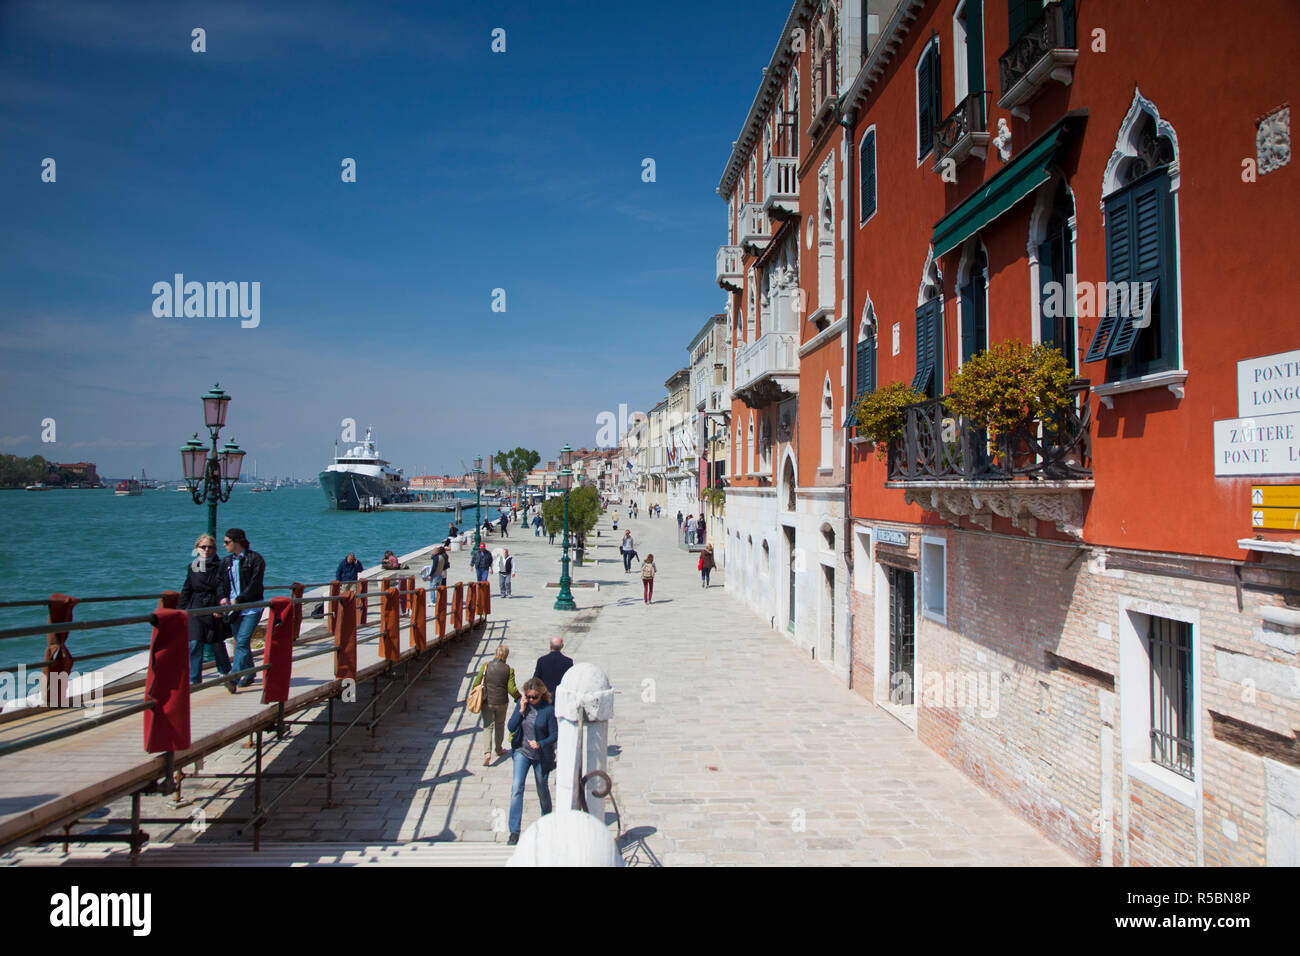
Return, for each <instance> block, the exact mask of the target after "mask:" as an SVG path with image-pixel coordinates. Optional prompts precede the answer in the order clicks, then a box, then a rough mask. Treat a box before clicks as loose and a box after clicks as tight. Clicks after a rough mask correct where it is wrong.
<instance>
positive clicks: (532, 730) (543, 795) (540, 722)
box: [507, 677, 560, 846]
mask: <svg viewBox="0 0 1300 956" xmlns="http://www.w3.org/2000/svg"><path fill="white" fill-rule="evenodd" d="M559 736H560V729H559V725H558V724H557V723H556V722H555V707H554V706H553V705H552V703H551V694H550V692H549V691H548V690H547V689H546V685H545V684H543V683H542V682H541V681H540V680H538V679H537V678H536V677H530V678H528V680H526V681H525V682H524V699H523V700H521V701H517V702H516V703H515V712H514V713H513V714H512V715H511V717H510V747H511V751H512V754H513V757H512V759H513V760H514V772H515V777H514V783H513V784H512V785H511V787H510V839H509V840H508V841H507V842H508V843H509V844H510V845H511V846H513V845H514V844H516V843H518V842H519V828H520V826H521V825H522V823H523V816H524V784H526V783H527V782H528V772H529V771H530V770H531V771H532V774H533V782H534V784H535V785H536V787H537V799H538V801H539V802H540V803H541V805H542V816H545V815H546V814H548V813H550V812H551V790H550V783H549V781H548V780H547V777H548V776H549V774H550V772H551V771H552V770H554V769H555V741H556V740H557V739H559Z"/></svg>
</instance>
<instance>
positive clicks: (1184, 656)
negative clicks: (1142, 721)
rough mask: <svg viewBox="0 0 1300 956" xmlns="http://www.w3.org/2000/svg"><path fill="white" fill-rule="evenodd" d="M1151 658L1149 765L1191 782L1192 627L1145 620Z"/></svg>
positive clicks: (1161, 619)
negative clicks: (1152, 764) (1151, 764)
mask: <svg viewBox="0 0 1300 956" xmlns="http://www.w3.org/2000/svg"><path fill="white" fill-rule="evenodd" d="M1147 627H1148V632H1147V647H1148V648H1149V651H1150V655H1151V762H1152V763H1154V764H1156V765H1157V766H1160V767H1164V768H1165V769H1166V770H1172V771H1173V772H1174V773H1176V774H1179V775H1180V776H1183V777H1186V778H1188V779H1189V780H1194V779H1195V774H1194V766H1195V764H1194V761H1193V753H1194V748H1193V741H1192V734H1193V733H1194V730H1193V721H1192V625H1190V624H1188V623H1187V622H1186V621H1170V620H1166V619H1165V618H1162V617H1155V616H1154V615H1153V616H1151V617H1148V618H1147Z"/></svg>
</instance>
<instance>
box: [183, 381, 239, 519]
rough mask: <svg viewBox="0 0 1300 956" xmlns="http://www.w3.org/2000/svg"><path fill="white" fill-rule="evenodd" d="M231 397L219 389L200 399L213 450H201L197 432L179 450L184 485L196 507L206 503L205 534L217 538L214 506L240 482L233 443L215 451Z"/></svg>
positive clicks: (214, 388) (235, 448) (236, 455)
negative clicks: (206, 523)
mask: <svg viewBox="0 0 1300 956" xmlns="http://www.w3.org/2000/svg"><path fill="white" fill-rule="evenodd" d="M229 404H230V396H229V395H228V394H227V393H226V392H223V391H222V390H221V386H220V385H214V386H212V389H211V390H210V391H209V392H208V393H207V394H206V395H204V396H203V421H204V424H206V425H207V427H208V434H209V436H211V438H212V448H211V449H210V450H209V449H207V448H204V447H203V443H202V442H201V441H199V435H198V432H195V433H194V437H193V438H191V439H190V440H189V441H187V442H186V443H185V444H184V445H182V446H181V466H182V468H183V469H184V472H185V485H186V487H188V488H189V490H190V496H191V497H192V498H193V499H194V503H195V504H196V505H201V504H204V503H205V502H206V503H207V506H208V534H210V535H212V537H214V538H215V537H216V536H217V504H218V503H219V502H223V501H229V500H230V489H231V488H233V487H234V484H235V482H236V481H238V480H239V469H240V467H241V466H242V465H243V461H244V451H243V449H241V448H240V447H239V446H238V445H236V444H235V443H234V442H233V441H228V442H226V446H225V447H224V448H222V449H221V451H220V452H218V451H217V436H218V435H220V434H221V429H222V428H223V427H224V426H225V424H226V406H227V405H229Z"/></svg>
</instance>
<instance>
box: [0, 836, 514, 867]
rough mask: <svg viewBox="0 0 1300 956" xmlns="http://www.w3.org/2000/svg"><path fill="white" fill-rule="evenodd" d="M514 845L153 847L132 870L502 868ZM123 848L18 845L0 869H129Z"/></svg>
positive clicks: (445, 842)
mask: <svg viewBox="0 0 1300 956" xmlns="http://www.w3.org/2000/svg"><path fill="white" fill-rule="evenodd" d="M513 854H514V847H512V846H507V845H506V844H505V843H482V842H478V843H476V842H469V841H463V840H439V841H412V842H409V843H323V842H322V843H270V842H263V843H262V848H261V850H258V851H254V850H253V845H252V844H251V843H174V844H173V843H154V844H150V845H149V846H147V847H145V849H144V850H143V851H142V852H141V853H140V855H139V857H138V858H137V860H136V863H135V865H136V866H505V864H506V861H507V860H509V859H510V857H511V856H512V855H513ZM130 865H131V858H130V854H129V853H128V852H127V850H126V848H125V847H123V846H114V845H106V844H100V843H72V844H71V845H70V847H69V852H68V853H67V854H66V855H65V854H64V852H63V847H62V845H60V844H55V845H50V846H34V847H21V848H19V849H17V850H14V851H12V852H10V853H6V854H3V855H0V866H130Z"/></svg>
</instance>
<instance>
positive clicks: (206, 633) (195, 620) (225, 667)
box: [177, 534, 236, 694]
mask: <svg viewBox="0 0 1300 956" xmlns="http://www.w3.org/2000/svg"><path fill="white" fill-rule="evenodd" d="M194 554H195V555H196V557H195V558H194V560H193V561H191V562H190V566H189V570H188V571H186V573H185V583H184V584H183V585H181V598H180V601H179V603H178V604H177V607H179V608H180V609H181V610H182V611H197V610H200V609H203V608H210V607H216V606H217V589H218V587H219V578H220V576H221V562H220V561H218V560H217V539H216V538H214V537H212V535H210V534H201V535H199V539H198V540H197V541H195V542H194ZM189 622H190V683H191V684H198V683H200V681H201V680H202V679H203V654H204V651H205V650H206V649H207V648H209V647H210V648H212V656H213V657H214V658H215V659H216V662H217V673H219V674H223V675H224V674H229V673H230V655H229V654H227V653H226V640H225V627H224V626H223V625H224V624H225V622H224V621H223V620H222V619H221V615H219V614H205V615H203V616H202V617H191V618H190V619H189ZM226 689H227V690H229V691H230V692H231V693H232V694H233V693H234V692H235V689H236V688H235V682H234V681H230V680H228V681H226Z"/></svg>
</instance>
